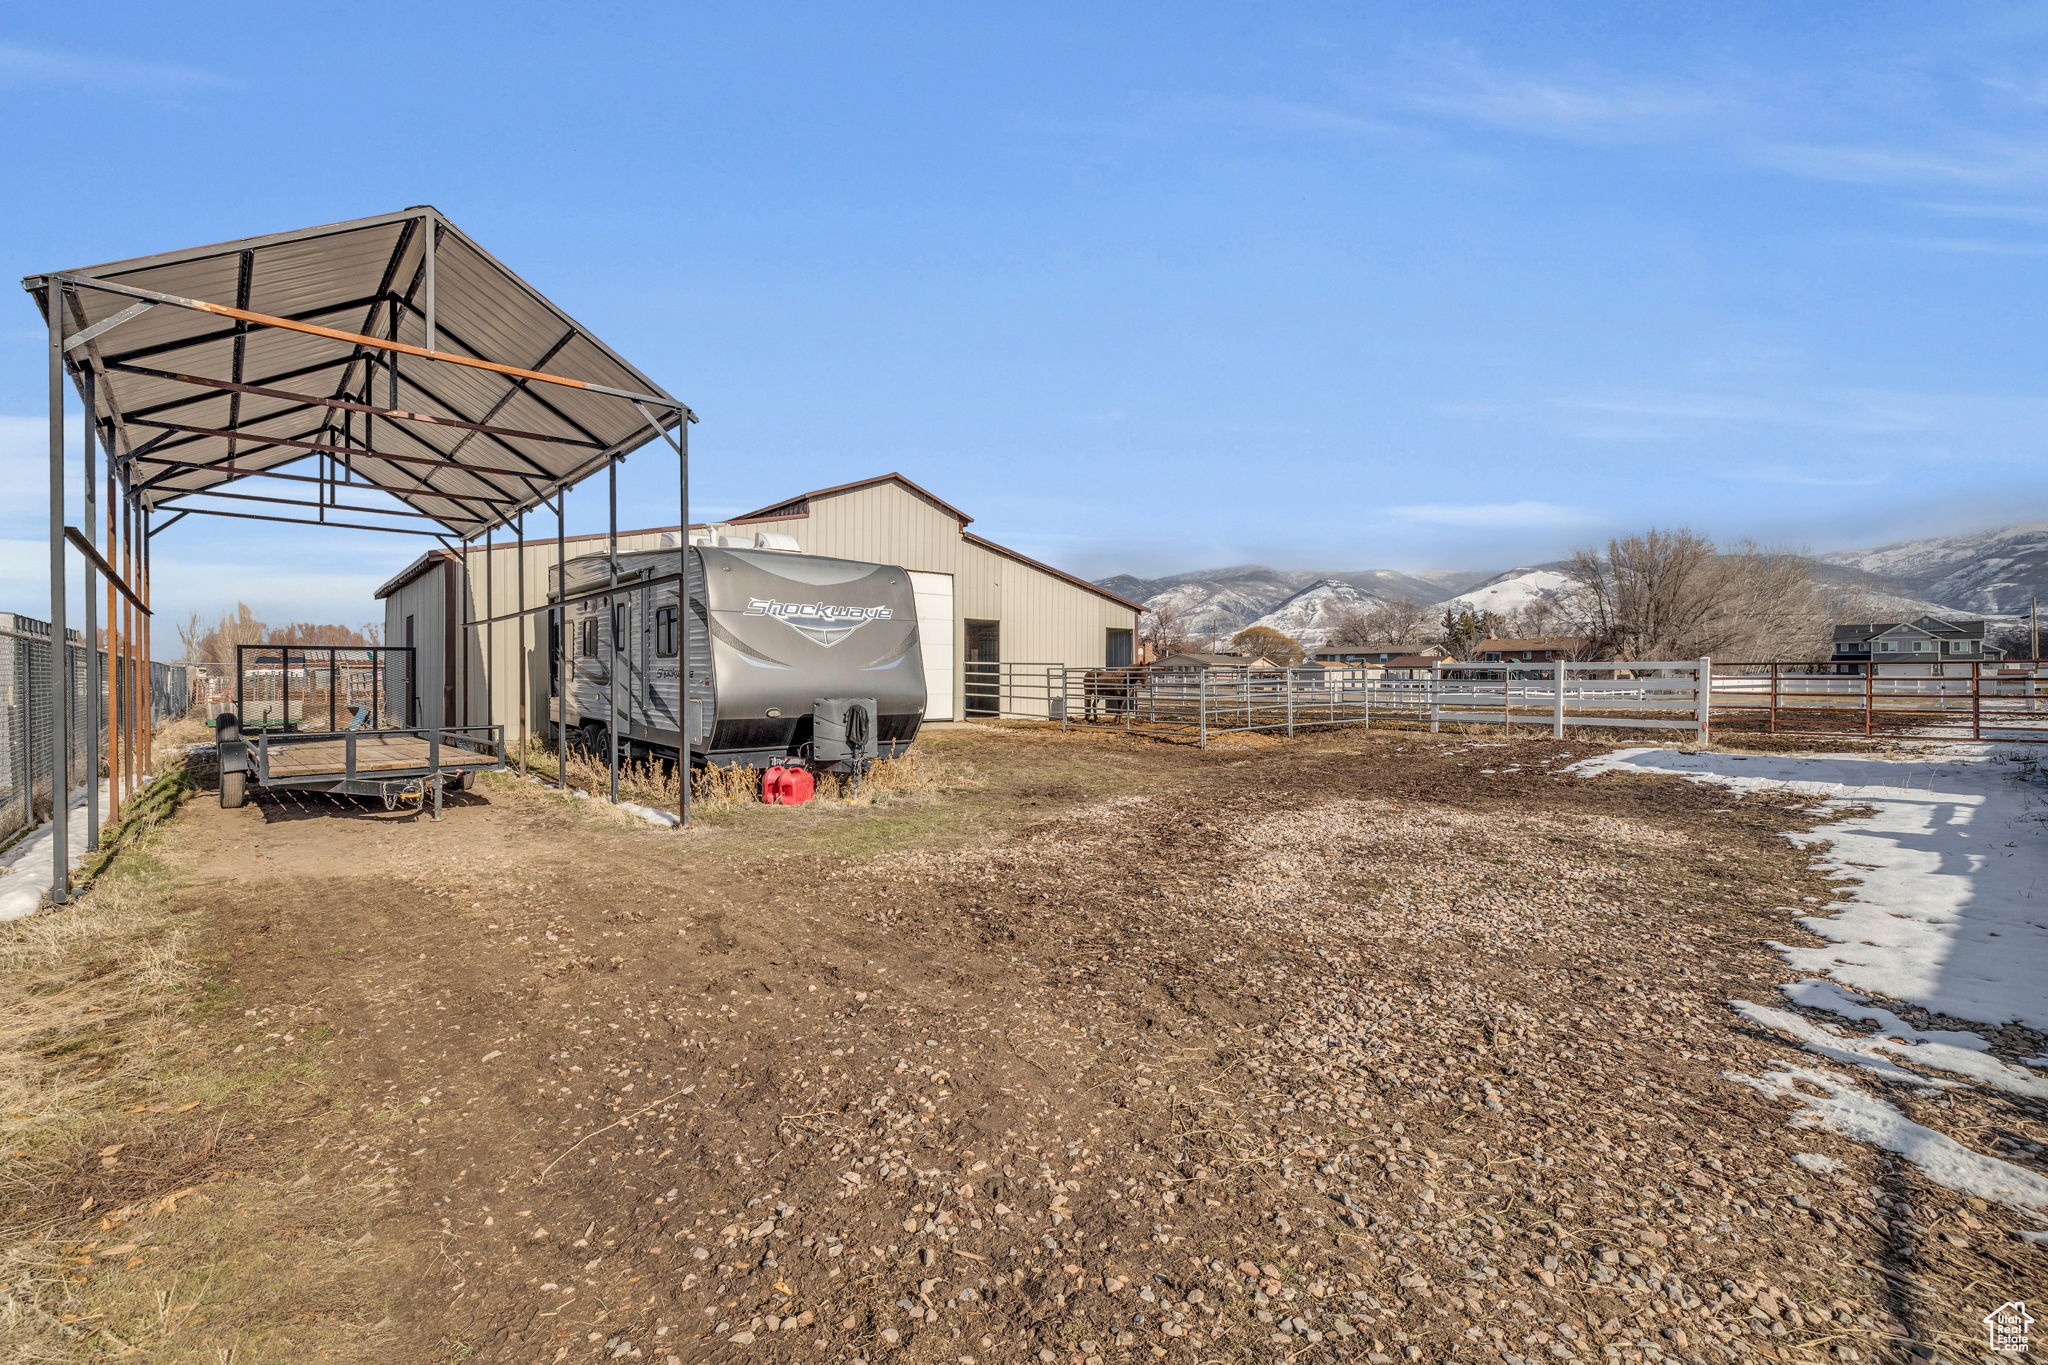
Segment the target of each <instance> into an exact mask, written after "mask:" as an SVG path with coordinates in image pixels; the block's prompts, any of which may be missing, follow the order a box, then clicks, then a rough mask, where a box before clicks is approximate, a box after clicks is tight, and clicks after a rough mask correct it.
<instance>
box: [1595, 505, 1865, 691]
mask: <svg viewBox="0 0 2048 1365" xmlns="http://www.w3.org/2000/svg"><path fill="white" fill-rule="evenodd" d="M1566 573H1567V574H1568V575H1569V576H1570V578H1571V580H1572V586H1571V588H1570V590H1569V591H1568V592H1567V593H1566V594H1565V596H1564V598H1563V599H1562V600H1561V601H1560V603H1559V605H1560V607H1561V608H1562V611H1563V614H1564V615H1565V616H1566V617H1567V618H1568V619H1569V620H1570V621H1571V622H1572V624H1573V625H1574V627H1575V630H1576V633H1579V634H1583V635H1586V636H1588V637H1589V638H1590V640H1591V644H1592V648H1593V651H1594V652H1596V653H1599V654H1603V655H1606V656H1607V657H1611V658H1616V659H1688V658H1699V657H1701V656H1704V655H1714V656H1717V657H1720V658H1726V659H1736V658H1749V659H1787V658H1801V657H1814V655H1815V652H1816V651H1819V650H1822V649H1823V647H1824V646H1825V643H1826V639H1827V635H1828V627H1829V625H1830V624H1831V622H1832V620H1833V617H1834V611H1835V603H1834V602H1833V600H1832V599H1831V598H1830V596H1829V594H1828V593H1827V592H1826V591H1825V590H1824V589H1823V588H1822V586H1821V585H1820V583H1819V582H1818V580H1816V579H1815V577H1814V574H1813V566H1812V564H1811V563H1810V562H1809V561H1808V560H1806V559H1804V558H1802V557H1801V556H1799V555H1795V554H1789V553H1786V552H1783V551H1774V550H1766V549H1763V548H1761V547H1759V546H1757V545H1754V544H1751V543H1749V542H1747V541H1745V542H1741V543H1739V544H1737V545H1735V546H1733V547H1732V548H1731V549H1729V550H1727V551H1725V552H1724V551H1722V550H1720V549H1718V548H1717V547H1716V546H1715V544H1714V542H1713V541H1712V540H1710V539H1708V538H1707V537H1706V536H1703V535H1701V534H1699V533H1698V532H1697V531H1691V530H1686V529H1683V528H1680V529H1678V530H1671V531H1665V530H1656V529H1652V530H1649V531H1644V532H1641V533H1640V534H1637V535H1632V536H1621V537H1618V538H1616V539H1613V540H1610V541H1608V542H1607V546H1606V548H1605V550H1604V551H1603V550H1600V549H1594V548H1588V549H1582V550H1579V551H1578V552H1577V553H1575V554H1574V555H1573V556H1572V559H1571V563H1570V565H1569V567H1568V568H1567V569H1566Z"/></svg>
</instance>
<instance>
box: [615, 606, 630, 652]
mask: <svg viewBox="0 0 2048 1365" xmlns="http://www.w3.org/2000/svg"><path fill="white" fill-rule="evenodd" d="M627 610H628V609H627V606H626V604H625V603H624V602H621V603H619V604H618V605H617V606H615V607H613V608H612V648H613V649H617V648H618V647H619V646H620V645H622V644H624V643H625V642H626V613H627Z"/></svg>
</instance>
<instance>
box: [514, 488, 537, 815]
mask: <svg viewBox="0 0 2048 1365" xmlns="http://www.w3.org/2000/svg"><path fill="white" fill-rule="evenodd" d="M512 536H513V545H514V547H515V550H514V552H515V553H516V554H517V555H518V557H519V563H518V579H519V775H520V776H521V777H524V776H526V748H527V739H528V737H529V733H530V732H529V731H528V730H527V728H526V691H527V683H528V681H529V679H528V675H529V674H530V673H531V672H532V671H533V663H532V660H533V650H532V649H531V648H530V647H528V645H527V638H528V632H529V631H530V630H531V629H532V622H530V621H528V620H527V619H526V509H525V508H521V509H520V511H519V515H518V516H517V517H515V518H514V519H513V523H512Z"/></svg>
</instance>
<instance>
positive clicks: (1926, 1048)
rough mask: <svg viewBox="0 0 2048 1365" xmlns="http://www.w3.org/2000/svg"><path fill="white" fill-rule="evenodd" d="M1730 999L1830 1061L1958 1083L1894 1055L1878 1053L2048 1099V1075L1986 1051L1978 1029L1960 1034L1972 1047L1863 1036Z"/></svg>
mask: <svg viewBox="0 0 2048 1365" xmlns="http://www.w3.org/2000/svg"><path fill="white" fill-rule="evenodd" d="M1814 984H1816V985H1824V984H1826V983H1824V982H1816V983H1814ZM1728 1003H1729V1005H1730V1006H1731V1007H1732V1008H1733V1009H1734V1011H1735V1012H1736V1013H1737V1014H1739V1015H1741V1016H1742V1017H1743V1018H1745V1019H1747V1020H1749V1021H1750V1022H1751V1023H1753V1024H1761V1025H1762V1026H1763V1027H1765V1028H1769V1029H1776V1030H1777V1031H1778V1032H1780V1033H1783V1034H1786V1035H1788V1036H1790V1037H1792V1038H1793V1039H1795V1040H1797V1041H1798V1043H1799V1045H1800V1046H1801V1047H1804V1048H1805V1049H1806V1050H1807V1051H1808V1052H1815V1053H1818V1054H1820V1055H1821V1056H1823V1057H1826V1058H1827V1059H1828V1060H1829V1061H1834V1062H1843V1063H1846V1064H1848V1065H1851V1066H1860V1067H1863V1068H1864V1069H1866V1070H1868V1071H1872V1072H1875V1073H1876V1074H1877V1075H1878V1076H1879V1077H1881V1078H1882V1079H1884V1080H1887V1081H1892V1082H1894V1083H1896V1084H1899V1085H1912V1086H1919V1087H1922V1088H1925V1089H1943V1090H1946V1089H1950V1088H1953V1086H1954V1085H1955V1084H1956V1083H1955V1082H1954V1081H1942V1080H1936V1079H1934V1078H1932V1077H1929V1076H1919V1075H1915V1074H1914V1073H1913V1072H1910V1071H1904V1070H1901V1069H1900V1068H1899V1067H1897V1066H1894V1065H1893V1064H1892V1062H1891V1060H1890V1058H1888V1057H1886V1056H1883V1055H1880V1054H1890V1057H1893V1058H1897V1059H1898V1060H1899V1061H1903V1062H1910V1063H1911V1064H1913V1065H1914V1066H1924V1067H1931V1068H1933V1069H1934V1070H1936V1071H1946V1072H1948V1073H1950V1074H1951V1075H1955V1076H1967V1077H1969V1078H1970V1079H1971V1080H1973V1081H1976V1082H1978V1083H1980V1084H1983V1085H1988V1086H1990V1087H1992V1088H1993V1089H1995V1090H2003V1091H2005V1092H2006V1093H2007V1094H2009V1095H2018V1096H2020V1097H2022V1098H2024V1099H2030V1100H2048V1080H2042V1079H2041V1078H2040V1077H2038V1076H2033V1075H2029V1074H2028V1073H2027V1072H2024V1071H2022V1070H2020V1069H2019V1068H2018V1067H2016V1066H2007V1065H2006V1064H2005V1063H2004V1062H2001V1061H1999V1060H1998V1059H1997V1058H1996V1057H1993V1056H1992V1055H1991V1054H1990V1053H1988V1052H1985V1051H1983V1050H1982V1049H1983V1048H1985V1047H1986V1046H1988V1044H1986V1043H1985V1042H1984V1040H1983V1039H1982V1038H1980V1037H1978V1036H1977V1035H1976V1034H1974V1033H1965V1034H1963V1035H1961V1036H1962V1037H1965V1038H1968V1039H1970V1040H1971V1041H1972V1042H1974V1043H1976V1044H1977V1047H1976V1048H1974V1049H1973V1048H1968V1047H1957V1046H1956V1045H1955V1044H1953V1043H1935V1042H1911V1041H1905V1040H1901V1039H1898V1038H1890V1037H1886V1036H1884V1035H1883V1034H1871V1035H1867V1036H1860V1037H1859V1036H1856V1035H1853V1034H1844V1033H1837V1032H1835V1031H1834V1030H1833V1029H1829V1028H1824V1027H1822V1026H1821V1025H1819V1024H1816V1023H1814V1022H1813V1021H1812V1020H1811V1019H1807V1018H1805V1017H1803V1016H1801V1015H1797V1014H1793V1013H1791V1012H1790V1011H1789V1010H1774V1009H1770V1008H1767V1007H1765V1006H1763V1005H1753V1004H1751V1003H1750V1002H1749V1001H1747V1000H1731V1001H1729V1002H1728ZM1880 1013H1882V1011H1880ZM1944 1032H1948V1031H1947V1030H1944Z"/></svg>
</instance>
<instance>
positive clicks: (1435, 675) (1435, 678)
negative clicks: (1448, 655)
mask: <svg viewBox="0 0 2048 1365" xmlns="http://www.w3.org/2000/svg"><path fill="white" fill-rule="evenodd" d="M1443 690H1444V661H1443V660H1442V659H1433V660H1431V661H1430V665H1429V732H1430V733H1431V734H1435V733H1436V732H1437V729H1438V727H1439V725H1440V724H1441V723H1442V719H1443V715H1442V711H1443Z"/></svg>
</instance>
